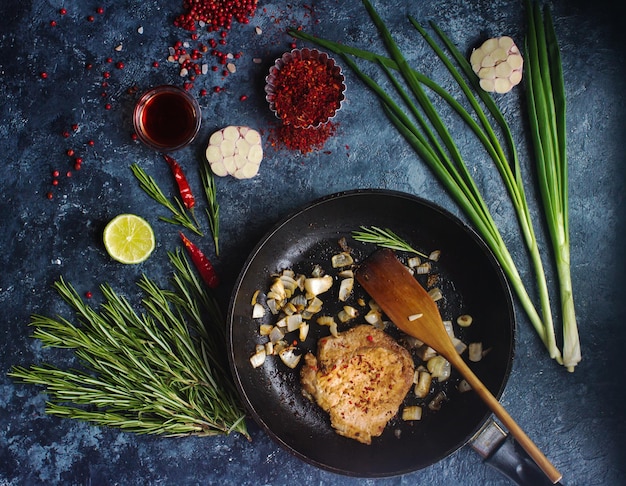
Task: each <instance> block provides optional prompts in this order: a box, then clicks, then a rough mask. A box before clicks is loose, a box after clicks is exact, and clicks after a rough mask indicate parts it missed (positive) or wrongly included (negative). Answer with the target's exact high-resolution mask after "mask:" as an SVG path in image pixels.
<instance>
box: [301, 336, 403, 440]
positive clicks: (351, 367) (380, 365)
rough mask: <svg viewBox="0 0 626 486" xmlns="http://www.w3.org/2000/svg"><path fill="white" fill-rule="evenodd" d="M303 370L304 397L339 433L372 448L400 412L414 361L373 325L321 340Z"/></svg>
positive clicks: (309, 354) (307, 358)
mask: <svg viewBox="0 0 626 486" xmlns="http://www.w3.org/2000/svg"><path fill="white" fill-rule="evenodd" d="M304 359H305V364H304V366H303V367H302V370H301V372H300V377H301V381H302V387H303V391H304V394H305V395H306V396H308V397H309V398H310V399H312V400H315V402H317V404H318V405H319V406H320V407H321V408H322V409H323V410H325V411H326V412H328V413H329V414H330V421H331V425H332V426H333V428H334V429H335V430H336V431H337V433H338V434H340V435H343V436H345V437H349V438H351V439H356V440H358V441H359V442H363V443H364V444H370V443H371V441H372V437H377V436H379V435H381V434H382V433H383V430H384V428H385V426H386V425H387V423H388V422H389V420H391V419H392V418H393V417H394V415H395V414H396V413H397V412H398V408H399V407H400V405H401V404H402V401H403V400H404V397H405V396H406V394H407V392H408V391H409V389H410V388H411V386H412V384H413V371H414V364H413V359H412V358H411V355H410V354H409V352H408V351H407V350H406V349H405V348H403V347H402V346H400V345H399V344H398V343H397V342H396V341H395V340H394V339H393V338H392V337H391V336H389V335H388V334H386V333H385V332H383V331H381V330H379V329H376V328H375V327H372V326H370V325H360V326H356V327H354V328H352V329H350V330H348V331H346V332H343V333H340V334H339V336H338V337H332V336H330V337H325V338H322V339H320V340H319V342H318V346H317V356H314V355H313V354H311V353H308V354H307V355H306V356H305V357H304Z"/></svg>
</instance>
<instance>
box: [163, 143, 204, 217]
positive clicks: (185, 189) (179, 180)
mask: <svg viewBox="0 0 626 486" xmlns="http://www.w3.org/2000/svg"><path fill="white" fill-rule="evenodd" d="M163 158H164V159H165V161H166V162H167V165H169V166H170V169H171V170H172V174H173V175H174V179H176V184H177V185H178V192H179V193H180V197H181V198H182V200H183V204H184V205H185V207H186V208H187V209H191V208H193V207H194V205H195V204H196V200H195V198H194V197H193V193H192V192H191V187H189V182H187V178H186V177H185V174H184V172H183V169H182V168H181V166H180V165H178V162H176V161H175V160H174V159H173V158H172V157H170V156H169V155H167V154H164V155H163Z"/></svg>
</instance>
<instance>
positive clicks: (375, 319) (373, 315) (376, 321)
mask: <svg viewBox="0 0 626 486" xmlns="http://www.w3.org/2000/svg"><path fill="white" fill-rule="evenodd" d="M364 319H365V322H367V323H368V324H371V325H372V326H374V327H379V326H381V325H382V323H383V318H382V315H381V313H380V311H378V310H375V309H372V310H370V311H369V312H368V313H367V314H365V317H364Z"/></svg>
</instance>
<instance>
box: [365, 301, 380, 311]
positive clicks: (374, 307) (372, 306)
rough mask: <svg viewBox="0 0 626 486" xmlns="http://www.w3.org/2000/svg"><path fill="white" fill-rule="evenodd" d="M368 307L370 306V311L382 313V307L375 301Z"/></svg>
mask: <svg viewBox="0 0 626 486" xmlns="http://www.w3.org/2000/svg"><path fill="white" fill-rule="evenodd" d="M367 305H369V306H370V309H372V310H377V311H380V310H381V309H380V306H379V305H378V304H377V303H376V301H375V300H370V301H369V302H368V303H367Z"/></svg>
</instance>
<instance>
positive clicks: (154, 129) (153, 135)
mask: <svg viewBox="0 0 626 486" xmlns="http://www.w3.org/2000/svg"><path fill="white" fill-rule="evenodd" d="M141 125H142V127H143V132H144V134H145V135H146V136H147V137H148V138H149V139H150V140H152V142H153V143H154V144H156V145H159V146H161V147H176V146H179V145H181V144H184V143H186V142H188V141H189V139H190V138H191V137H192V136H193V134H194V131H195V127H196V116H195V113H194V109H193V106H192V104H191V103H190V102H189V100H187V99H185V98H184V97H183V96H182V95H179V94H177V93H171V92H164V93H157V94H155V95H154V96H153V97H152V98H150V99H149V100H148V101H147V102H146V105H145V107H144V109H143V112H142V115H141Z"/></svg>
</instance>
